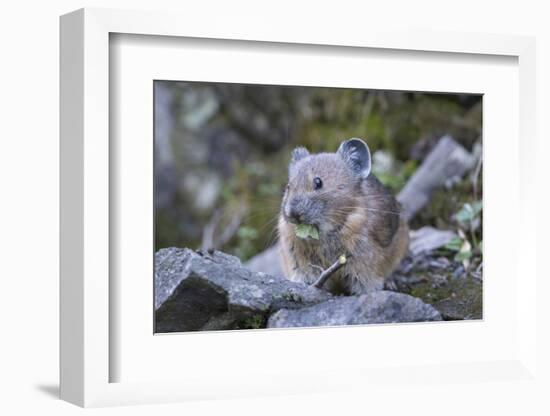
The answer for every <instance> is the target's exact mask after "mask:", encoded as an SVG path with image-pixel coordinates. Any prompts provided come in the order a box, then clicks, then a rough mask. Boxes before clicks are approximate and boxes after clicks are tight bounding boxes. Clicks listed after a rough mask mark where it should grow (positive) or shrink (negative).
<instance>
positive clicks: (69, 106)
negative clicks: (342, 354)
mask: <svg viewBox="0 0 550 416" xmlns="http://www.w3.org/2000/svg"><path fill="white" fill-rule="evenodd" d="M182 22H185V24H182ZM286 29H288V30H284V31H283V30H282V29H281V28H280V26H278V25H273V26H271V25H263V26H261V27H258V26H254V25H252V24H251V26H250V27H249V28H243V27H242V26H240V27H239V28H238V30H237V29H236V28H234V27H232V25H231V24H230V22H228V23H227V24H226V25H223V24H222V25H215V26H205V25H203V24H202V23H201V22H198V21H187V20H186V18H185V16H181V15H178V14H168V13H151V12H134V11H132V12H130V11H119V10H106V9H83V10H79V11H76V12H73V13H71V14H68V15H65V16H63V17H62V18H61V282H60V285H61V339H60V347H61V356H60V358H61V390H60V394H61V398H62V399H64V400H67V401H69V402H72V403H75V404H78V405H80V406H107V405H118V404H138V403H157V402H165V401H183V400H192V399H197V398H216V397H227V398H230V397H249V396H254V395H262V394H263V395H266V394H296V393H312V392H324V391H333V390H339V389H342V388H348V387H349V388H351V386H354V388H358V389H361V387H362V386H369V388H372V386H375V385H379V384H380V381H381V380H382V384H384V383H390V382H391V380H395V379H396V378H399V379H400V380H401V382H405V383H406V382H407V380H408V382H410V383H414V382H415V381H417V382H418V383H420V384H422V383H426V384H429V383H430V382H432V383H433V382H434V380H436V381H439V382H445V381H448V380H451V379H452V380H461V381H462V382H472V383H476V382H477V383H479V382H481V381H483V380H487V379H490V380H499V379H503V380H513V381H514V380H517V381H518V382H521V381H524V380H531V381H532V382H537V381H536V380H537V379H536V375H537V373H536V369H537V364H536V354H535V352H536V302H535V301H534V299H535V297H536V270H534V268H535V264H536V262H535V259H534V258H533V256H534V253H535V250H529V247H532V244H534V243H532V242H534V241H536V238H535V235H534V233H535V231H534V230H535V229H536V218H535V216H534V215H532V214H530V215H521V216H518V217H520V218H521V220H520V224H518V226H517V232H518V237H517V242H516V243H515V244H517V248H518V256H517V264H515V265H514V266H515V267H511V268H510V269H511V271H510V273H516V274H517V270H520V269H521V270H522V271H523V276H522V279H521V281H518V291H517V298H516V299H515V301H516V306H517V311H515V310H514V316H515V317H516V318H517V320H518V322H519V323H520V324H518V325H517V333H514V339H515V340H516V341H517V346H515V347H514V348H513V352H510V353H509V352H508V351H507V352H506V354H507V355H506V356H503V357H500V356H499V357H498V360H494V361H491V360H489V361H487V360H485V359H481V360H472V361H471V362H460V363H457V362H452V361H449V362H444V361H442V362H441V363H439V364H433V363H428V364H426V363H425V362H422V361H421V360H419V361H418V362H417V363H416V364H415V366H414V371H411V367H410V366H409V367H403V368H389V367H387V366H386V367H384V366H382V367H380V368H376V367H375V366H373V365H367V366H364V367H363V366H361V365H360V364H359V365H358V367H357V368H356V369H353V368H349V367H342V368H337V367H335V368H330V369H323V370H322V372H321V373H322V374H324V377H320V373H316V372H314V371H309V372H308V371H305V370H300V369H298V370H297V371H296V372H293V373H292V374H289V373H288V369H283V370H282V371H281V372H280V373H278V374H275V373H266V374H268V375H269V380H262V381H261V382H258V381H257V380H246V377H241V378H240V379H239V378H237V380H236V381H235V382H234V383H232V384H228V383H226V382H224V379H223V378H222V379H221V380H220V381H219V382H213V381H212V379H208V378H207V377H206V375H205V376H204V377H202V378H201V377H200V376H198V375H197V374H195V375H194V376H193V377H189V378H187V379H186V378H185V377H183V379H180V380H177V381H169V380H161V381H158V380H157V381H146V382H145V381H142V382H124V381H118V382H112V378H113V377H112V372H111V371H110V368H111V366H112V365H113V362H114V361H115V360H118V359H120V357H117V354H116V353H114V351H113V350H112V348H111V338H113V336H114V335H113V333H112V332H111V331H112V330H113V328H112V326H110V319H111V312H112V311H113V310H115V309H116V305H113V304H112V303H113V298H112V296H110V292H113V287H112V286H111V283H110V280H109V276H110V273H111V271H112V268H113V261H114V259H112V258H110V251H109V247H110V231H109V230H110V227H111V226H113V223H112V221H113V220H114V218H111V216H110V212H111V211H110V209H111V207H110V200H111V199H112V197H113V195H110V193H109V192H110V189H112V188H111V187H110V179H111V178H110V172H111V171H112V170H113V166H112V164H113V160H112V159H110V152H109V136H110V127H109V126H110V125H109V117H110V113H109V99H110V72H109V52H110V46H109V45H110V40H109V39H110V34H116V33H118V34H130V35H145V36H170V37H180V38H202V39H225V40H228V41H247V42H271V43H273V42H276V43H279V44H280V45H281V47H282V48H284V47H285V45H286V44H300V45H312V46H313V45H331V46H332V47H336V48H349V47H352V48H373V49H384V50H408V51H412V52H414V51H418V52H420V51H424V52H434V53H438V54H468V55H469V56H471V57H472V59H475V56H476V55H494V56H508V57H513V58H515V59H517V60H518V62H517V65H518V68H519V77H518V83H519V105H518V109H519V110H518V112H519V113H518V114H517V117H518V122H519V133H518V135H517V137H518V140H521V144H522V146H521V147H519V146H518V148H519V152H518V160H517V167H518V169H519V190H518V196H519V198H518V199H519V200H518V201H517V202H518V203H517V206H516V207H515V208H514V209H517V210H518V212H520V213H527V212H529V213H534V212H535V211H536V210H535V207H534V205H535V202H536V201H535V200H534V199H533V198H530V196H531V195H532V193H533V192H534V191H533V189H532V185H531V181H530V180H529V178H530V177H531V176H530V175H534V173H533V172H534V166H535V163H534V161H535V154H534V150H533V149H534V141H535V134H534V126H535V122H534V120H533V117H534V114H536V112H535V99H534V97H535V76H534V71H535V42H534V39H533V38H529V37H519V36H509V35H487V34H468V33H437V34H434V33H430V32H421V31H407V32H397V31H387V32H384V31H380V30H377V29H375V28H368V29H361V30H352V29H350V31H349V32H341V33H338V34H331V35H327V34H326V33H325V32H324V31H323V30H322V28H319V29H318V30H310V31H308V32H307V34H304V33H302V32H301V31H298V30H291V28H290V29H289V28H286ZM260 45H261V44H260ZM531 144H533V146H531ZM514 163H516V162H514ZM493 166H496V169H502V167H498V166H497V165H493ZM529 242H531V243H529ZM151 255H152V253H151ZM514 271H515V272H514ZM513 277H514V278H515V277H517V276H515V275H514V276H513ZM458 328H459V327H458V326H456V327H455V328H454V329H453V328H451V329H450V330H449V331H459V330H460V329H458ZM358 329H359V330H360V328H358ZM310 334H311V332H310ZM152 335H153V334H152V333H151V336H152ZM252 335H253V334H251V333H246V334H241V337H244V336H246V337H248V339H250V337H251V336H252ZM209 336H210V335H209ZM327 336H328V337H330V336H335V332H334V329H331V330H329V329H322V330H316V332H314V336H313V337H315V338H317V339H318V340H322V338H323V337H327ZM169 338H170V337H167V339H169ZM236 342H238V341H236ZM510 351H512V350H510ZM412 373H414V375H412ZM205 374H206V373H205ZM290 375H291V377H290V379H291V380H292V381H291V382H289V376H290ZM327 375H328V377H327ZM320 380H322V382H320ZM342 380H347V381H346V382H345V383H343V382H342ZM533 380H535V381H533Z"/></svg>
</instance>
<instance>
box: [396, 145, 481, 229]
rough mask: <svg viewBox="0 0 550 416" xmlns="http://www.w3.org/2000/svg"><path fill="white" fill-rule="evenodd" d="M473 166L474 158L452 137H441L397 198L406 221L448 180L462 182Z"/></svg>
mask: <svg viewBox="0 0 550 416" xmlns="http://www.w3.org/2000/svg"><path fill="white" fill-rule="evenodd" d="M475 162H476V160H474V157H473V156H472V155H471V154H470V153H469V152H468V151H467V150H466V149H465V148H464V147H462V146H461V145H460V144H458V143H457V142H456V141H454V140H453V139H452V138H451V136H444V137H442V138H441V140H439V142H438V143H437V145H436V146H435V147H434V149H433V150H432V151H431V152H430V153H429V154H428V156H427V157H426V159H425V160H424V162H423V163H422V165H421V166H420V167H419V168H418V170H417V171H416V172H415V173H414V175H413V176H412V177H411V178H410V179H409V181H408V182H407V184H406V185H405V187H404V188H403V189H402V190H401V192H399V194H398V195H397V200H398V201H399V203H401V206H402V212H403V216H404V217H405V219H406V220H410V219H411V218H412V217H414V216H415V215H416V213H417V212H418V211H419V210H420V209H422V208H423V207H424V206H425V205H426V204H427V203H428V202H429V201H430V198H431V196H432V192H433V191H434V190H435V189H437V188H439V187H440V186H443V185H444V184H445V183H446V182H448V181H449V180H452V179H456V178H462V177H463V176H464V174H465V173H466V172H467V171H469V170H470V169H472V168H473V167H474V165H475Z"/></svg>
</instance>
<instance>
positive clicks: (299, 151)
mask: <svg viewBox="0 0 550 416" xmlns="http://www.w3.org/2000/svg"><path fill="white" fill-rule="evenodd" d="M306 156H309V152H308V151H307V149H306V148H305V147H297V148H296V149H294V150H293V151H292V158H291V159H290V163H291V164H293V163H296V162H297V161H299V160H300V159H303V158H304V157H306Z"/></svg>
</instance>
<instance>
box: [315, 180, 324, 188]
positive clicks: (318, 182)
mask: <svg viewBox="0 0 550 416" xmlns="http://www.w3.org/2000/svg"><path fill="white" fill-rule="evenodd" d="M322 187H323V181H322V180H321V178H319V177H315V178H313V189H321V188H322Z"/></svg>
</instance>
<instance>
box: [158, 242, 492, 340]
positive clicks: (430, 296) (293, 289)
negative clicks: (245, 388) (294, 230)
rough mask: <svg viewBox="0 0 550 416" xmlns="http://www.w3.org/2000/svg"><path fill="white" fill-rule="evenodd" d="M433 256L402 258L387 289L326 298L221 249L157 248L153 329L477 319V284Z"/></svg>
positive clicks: (323, 293) (479, 294) (479, 303)
mask: <svg viewBox="0 0 550 416" xmlns="http://www.w3.org/2000/svg"><path fill="white" fill-rule="evenodd" d="M435 253H436V252H435V251H433V252H430V253H426V252H423V253H419V254H416V255H414V256H413V255H410V256H409V257H408V258H407V259H405V260H404V261H403V263H402V265H401V267H400V268H399V270H397V271H396V272H395V274H394V275H393V277H392V279H391V281H390V285H388V286H389V287H391V290H383V291H378V292H373V293H370V294H367V295H362V296H332V295H331V294H330V293H328V292H326V291H324V290H320V289H316V288H313V287H310V286H306V285H303V284H300V283H295V282H290V281H288V280H286V279H285V278H283V277H281V276H280V275H277V274H275V275H270V274H266V273H263V272H257V271H253V270H251V269H249V268H247V267H245V266H243V265H242V264H241V262H240V260H239V259H238V258H237V257H234V256H230V255H227V254H225V253H222V252H219V251H211V252H202V251H193V250H190V249H180V248H168V249H162V250H159V251H158V252H157V253H156V255H155V274H156V277H155V309H156V314H155V318H156V328H155V331H156V332H182V331H200V330H227V329H257V328H283V327H314V326H327V325H328V326H334V325H359V324H378V323H395V322H421V321H440V320H456V319H481V317H482V314H481V306H482V290H481V287H482V285H481V280H480V278H478V277H475V276H474V275H472V274H471V273H468V272H466V270H464V268H463V267H462V265H461V264H454V263H453V262H450V261H449V260H448V259H447V258H446V257H442V256H438V255H437V254H435ZM461 267H462V269H461Z"/></svg>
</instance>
